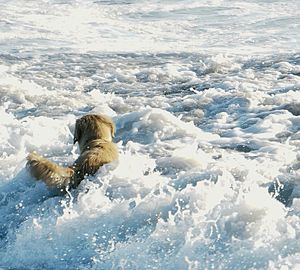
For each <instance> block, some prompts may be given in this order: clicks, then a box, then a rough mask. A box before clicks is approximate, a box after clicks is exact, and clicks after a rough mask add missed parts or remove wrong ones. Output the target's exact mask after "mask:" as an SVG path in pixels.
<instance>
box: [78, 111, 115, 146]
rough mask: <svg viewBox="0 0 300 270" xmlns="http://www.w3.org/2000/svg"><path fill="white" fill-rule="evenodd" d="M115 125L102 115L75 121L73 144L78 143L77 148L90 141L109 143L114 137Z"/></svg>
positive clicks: (87, 116)
mask: <svg viewBox="0 0 300 270" xmlns="http://www.w3.org/2000/svg"><path fill="white" fill-rule="evenodd" d="M115 130H116V128H115V125H114V123H113V121H112V120H111V119H110V118H109V117H108V116H104V115H97V114H89V115H85V116H83V117H81V118H80V119H77V120H76V124H75V132H74V144H75V143H76V142H78V143H79V147H80V148H83V147H84V145H85V144H86V143H87V142H89V141H92V140H97V139H102V140H104V141H108V142H111V141H112V138H113V137H114V136H115Z"/></svg>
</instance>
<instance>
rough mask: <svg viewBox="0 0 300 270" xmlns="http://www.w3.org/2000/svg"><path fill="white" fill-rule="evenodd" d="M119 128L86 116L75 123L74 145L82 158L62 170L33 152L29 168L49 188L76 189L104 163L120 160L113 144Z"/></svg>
mask: <svg viewBox="0 0 300 270" xmlns="http://www.w3.org/2000/svg"><path fill="white" fill-rule="evenodd" d="M114 134H115V125H114V123H113V122H112V120H111V119H110V118H109V117H107V116H104V115H96V114H91V115H86V116H83V117H82V118H80V119H78V120H77V121H76V124H75V131H74V144H75V143H76V142H78V144H79V149H80V156H79V157H78V159H77V160H76V161H75V162H74V164H73V165H72V166H70V167H61V166H59V165H57V164H55V163H53V162H51V161H49V160H47V159H45V158H43V157H41V156H39V155H38V154H37V153H35V152H33V153H31V154H29V155H28V157H27V164H26V166H27V168H28V170H29V172H30V174H31V175H32V176H33V177H34V178H36V179H37V180H42V181H44V182H45V183H46V184H47V185H48V186H49V187H56V188H59V189H67V188H75V187H77V186H78V185H79V183H80V182H81V181H82V179H83V178H84V176H85V175H93V174H95V173H96V172H97V170H98V169H99V168H100V167H101V166H102V165H104V164H106V163H109V162H112V161H114V160H117V159H118V149H117V147H116V145H115V144H114V143H113V142H112V138H113V137H114Z"/></svg>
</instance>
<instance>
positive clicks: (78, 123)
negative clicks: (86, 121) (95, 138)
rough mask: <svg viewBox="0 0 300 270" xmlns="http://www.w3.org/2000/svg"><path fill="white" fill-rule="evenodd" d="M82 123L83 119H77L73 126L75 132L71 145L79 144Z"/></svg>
mask: <svg viewBox="0 0 300 270" xmlns="http://www.w3.org/2000/svg"><path fill="white" fill-rule="evenodd" d="M82 121H83V119H77V120H76V124H75V131H74V140H73V143H74V144H75V143H76V142H79V141H80V139H81V136H82V124H83V123H82Z"/></svg>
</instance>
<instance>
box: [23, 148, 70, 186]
mask: <svg viewBox="0 0 300 270" xmlns="http://www.w3.org/2000/svg"><path fill="white" fill-rule="evenodd" d="M26 167H27V168H28V170H29V172H30V174H31V175H32V176H33V177H34V178H36V179H37V180H42V181H44V182H45V183H46V184H47V186H49V187H58V188H66V187H68V186H69V185H70V183H71V181H72V179H73V176H74V170H72V169H71V168H65V167H61V166H59V165H57V164H55V163H53V162H51V161H49V160H47V159H45V158H43V157H41V156H39V155H38V154H37V153H35V152H33V153H30V154H29V155H28V156H27V164H26Z"/></svg>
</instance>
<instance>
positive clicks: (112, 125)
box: [110, 122, 116, 138]
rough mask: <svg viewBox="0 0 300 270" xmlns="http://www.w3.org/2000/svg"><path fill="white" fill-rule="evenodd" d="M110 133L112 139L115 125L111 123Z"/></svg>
mask: <svg viewBox="0 0 300 270" xmlns="http://www.w3.org/2000/svg"><path fill="white" fill-rule="evenodd" d="M110 131H111V136H112V137H113V138H114V137H115V133H116V125H115V124H114V123H113V122H111V125H110Z"/></svg>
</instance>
